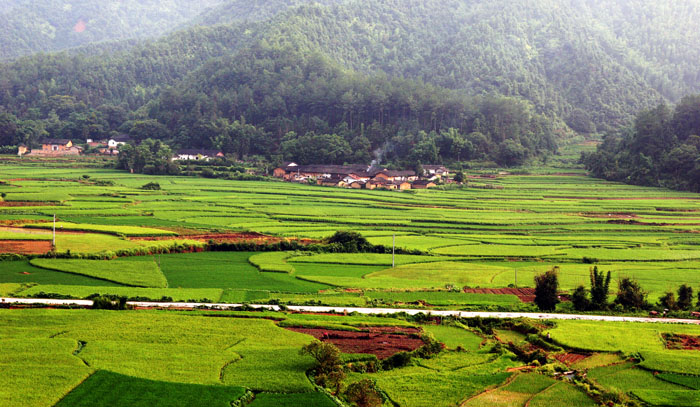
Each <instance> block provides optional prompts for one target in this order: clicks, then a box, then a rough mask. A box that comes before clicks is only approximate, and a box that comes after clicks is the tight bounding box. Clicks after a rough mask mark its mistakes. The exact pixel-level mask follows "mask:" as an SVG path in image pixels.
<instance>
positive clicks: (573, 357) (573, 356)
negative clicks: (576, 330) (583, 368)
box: [554, 353, 588, 366]
mask: <svg viewBox="0 0 700 407" xmlns="http://www.w3.org/2000/svg"><path fill="white" fill-rule="evenodd" d="M554 357H555V358H556V359H557V360H558V361H560V362H561V363H563V364H565V365H567V366H571V365H573V364H574V363H578V362H580V361H582V360H583V359H586V358H587V357H588V355H583V354H580V353H561V354H559V355H556V356H554Z"/></svg>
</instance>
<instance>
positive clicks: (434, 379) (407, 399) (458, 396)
mask: <svg viewBox="0 0 700 407" xmlns="http://www.w3.org/2000/svg"><path fill="white" fill-rule="evenodd" d="M509 376H510V374H509V373H495V374H475V373H474V372H473V371H469V370H468V369H460V370H457V371H451V372H436V371H435V370H432V369H426V368H423V367H418V366H412V367H406V368H401V369H395V370H390V371H385V372H380V373H377V374H374V375H371V376H370V377H371V378H373V379H376V381H377V385H378V386H379V387H380V388H381V389H382V390H384V391H386V392H387V394H388V395H389V397H391V399H392V400H393V401H395V402H396V403H398V404H399V405H402V406H403V405H405V406H409V405H410V406H413V407H443V406H445V407H446V406H455V405H458V404H459V403H460V401H462V400H464V399H466V398H467V397H469V396H471V395H474V394H477V393H479V392H481V391H483V390H484V389H485V388H487V387H489V386H493V385H496V384H499V383H502V382H503V381H504V380H506V379H507V378H508V377H509ZM354 379H355V377H354V375H350V380H352V381H355V380H354ZM358 379H359V377H358ZM350 380H349V381H350ZM455 389H457V391H455Z"/></svg>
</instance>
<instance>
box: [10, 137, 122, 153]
mask: <svg viewBox="0 0 700 407" xmlns="http://www.w3.org/2000/svg"><path fill="white" fill-rule="evenodd" d="M130 141H131V138H130V137H129V136H127V135H125V134H122V135H117V136H114V137H111V138H109V139H104V140H93V139H87V140H86V143H85V145H86V147H87V148H88V149H93V150H94V151H95V152H97V153H98V154H104V155H117V154H119V146H122V145H124V144H126V143H129V142H130ZM84 152H85V148H83V147H81V146H77V145H74V144H73V141H71V140H68V139H44V140H42V141H41V148H40V149H39V148H33V149H29V148H28V147H27V146H25V145H20V146H19V148H18V150H17V155H19V156H24V155H26V156H32V157H63V156H76V155H81V154H83V153H84Z"/></svg>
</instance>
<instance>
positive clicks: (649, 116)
mask: <svg viewBox="0 0 700 407" xmlns="http://www.w3.org/2000/svg"><path fill="white" fill-rule="evenodd" d="M699 152H700V95H694V96H686V97H684V98H683V99H682V100H681V101H680V102H679V103H678V104H677V105H676V106H675V107H673V108H671V107H669V106H668V105H666V104H660V105H658V106H657V107H656V108H653V109H650V110H645V111H642V112H640V113H639V114H638V115H637V117H636V119H635V122H634V124H633V125H632V126H629V127H626V128H623V129H621V130H619V131H616V132H612V133H610V134H608V135H606V137H605V138H604V139H603V142H602V144H601V145H599V146H598V149H597V151H596V152H595V153H593V154H588V155H586V154H584V155H582V157H581V161H582V162H583V163H585V165H586V168H587V169H588V171H590V172H591V174H592V175H593V176H595V177H599V178H605V179H608V180H613V181H621V182H626V183H630V184H635V185H647V186H660V187H667V188H671V189H681V190H687V191H694V192H700V154H699Z"/></svg>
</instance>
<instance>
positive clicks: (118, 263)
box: [31, 257, 168, 288]
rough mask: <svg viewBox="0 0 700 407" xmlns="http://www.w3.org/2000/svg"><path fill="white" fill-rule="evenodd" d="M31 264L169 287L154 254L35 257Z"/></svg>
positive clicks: (136, 283)
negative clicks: (106, 257)
mask: <svg viewBox="0 0 700 407" xmlns="http://www.w3.org/2000/svg"><path fill="white" fill-rule="evenodd" d="M31 265H32V266H35V267H40V268H43V269H47V270H56V271H61V272H64V273H73V274H80V275H84V276H89V277H94V278H97V279H100V280H106V281H111V282H114V283H118V284H124V285H129V286H134V287H154V288H164V287H167V286H168V282H167V280H166V279H165V276H164V275H163V273H161V271H160V268H159V267H158V264H156V261H155V260H154V259H153V258H151V257H127V258H119V259H115V260H77V259H33V260H32V261H31Z"/></svg>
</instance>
